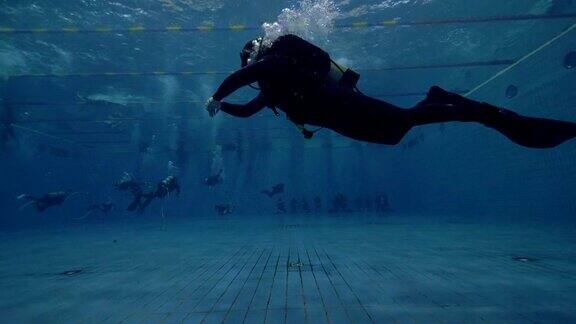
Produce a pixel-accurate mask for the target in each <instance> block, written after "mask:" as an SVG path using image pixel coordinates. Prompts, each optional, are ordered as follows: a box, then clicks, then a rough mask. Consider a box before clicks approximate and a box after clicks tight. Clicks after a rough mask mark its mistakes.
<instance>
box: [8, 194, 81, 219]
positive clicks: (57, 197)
mask: <svg viewBox="0 0 576 324" xmlns="http://www.w3.org/2000/svg"><path fill="white" fill-rule="evenodd" d="M74 194H76V193H75V192H72V191H69V190H68V191H55V192H50V193H47V194H45V195H43V196H41V197H34V196H31V195H27V194H23V195H20V196H18V199H26V200H28V201H29V202H28V203H26V204H24V205H22V206H20V209H23V208H25V207H27V206H29V205H34V207H36V211H38V212H39V213H41V212H44V211H45V210H46V209H48V208H50V207H54V206H61V205H62V204H63V203H64V202H65V201H66V200H67V199H68V198H70V197H71V196H72V195H74Z"/></svg>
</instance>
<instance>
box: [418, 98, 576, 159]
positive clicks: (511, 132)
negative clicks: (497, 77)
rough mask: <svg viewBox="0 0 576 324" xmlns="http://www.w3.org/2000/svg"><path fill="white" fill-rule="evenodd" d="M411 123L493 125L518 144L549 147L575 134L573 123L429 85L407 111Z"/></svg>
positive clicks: (575, 124) (491, 126)
mask: <svg viewBox="0 0 576 324" xmlns="http://www.w3.org/2000/svg"><path fill="white" fill-rule="evenodd" d="M409 111H410V113H411V114H412V116H411V119H412V124H413V126H419V125H425V124H431V123H442V122H451V121H460V122H477V123H482V124H484V125H485V126H487V127H490V128H494V129H495V130H497V131H498V132H500V133H501V134H503V135H505V136H506V137H508V138H509V139H510V140H511V141H513V142H514V143H516V144H518V145H522V146H525V147H531V148H552V147H556V146H558V145H560V144H562V143H564V142H565V141H567V140H570V139H572V138H574V137H576V123H571V122H565V121H559V120H553V119H545V118H533V117H526V116H522V115H519V114H517V113H515V112H512V111H510V110H507V109H503V108H499V107H495V106H492V105H490V104H486V103H481V102H477V101H474V100H471V99H468V98H464V97H462V96H459V95H457V94H453V93H449V92H447V91H444V90H442V89H440V88H438V87H432V88H431V89H430V92H429V94H428V97H427V98H426V100H424V101H423V102H421V103H420V104H418V105H417V106H416V107H414V108H412V109H410V110H409Z"/></svg>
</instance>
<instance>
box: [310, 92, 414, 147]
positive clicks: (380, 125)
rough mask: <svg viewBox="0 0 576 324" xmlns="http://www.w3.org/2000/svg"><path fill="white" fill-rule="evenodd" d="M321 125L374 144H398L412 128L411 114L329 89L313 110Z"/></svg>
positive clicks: (373, 99) (381, 102)
mask: <svg viewBox="0 0 576 324" xmlns="http://www.w3.org/2000/svg"><path fill="white" fill-rule="evenodd" d="M310 109H312V110H313V111H314V110H315V112H316V114H317V115H318V117H317V119H318V123H317V125H319V126H323V127H327V128H330V129H332V130H334V131H336V132H337V133H340V134H342V135H344V136H347V137H350V138H353V139H356V140H360V141H365V142H371V143H379V144H387V145H396V144H398V143H399V142H400V141H401V140H402V138H403V137H404V135H406V133H408V131H409V130H410V129H411V128H412V123H411V113H410V111H409V110H408V109H402V108H399V107H397V106H394V105H392V104H390V103H387V102H385V101H382V100H378V99H375V98H371V97H368V96H365V95H363V94H361V93H358V92H354V91H352V90H350V89H346V88H325V89H323V90H322V92H321V93H320V96H319V99H318V101H316V102H314V103H313V105H312V106H311V107H310Z"/></svg>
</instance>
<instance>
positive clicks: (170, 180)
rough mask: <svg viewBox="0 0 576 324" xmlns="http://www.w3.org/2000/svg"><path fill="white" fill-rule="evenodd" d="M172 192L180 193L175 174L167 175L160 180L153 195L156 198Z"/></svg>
mask: <svg viewBox="0 0 576 324" xmlns="http://www.w3.org/2000/svg"><path fill="white" fill-rule="evenodd" d="M172 192H176V194H177V195H180V185H179V184H178V180H177V179H176V177H175V176H169V177H167V178H166V179H164V180H162V181H160V183H159V184H158V186H157V187H156V192H155V193H154V196H155V197H157V198H164V197H166V196H167V195H168V194H170V193H172Z"/></svg>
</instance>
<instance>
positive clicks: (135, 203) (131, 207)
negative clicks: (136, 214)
mask: <svg viewBox="0 0 576 324" xmlns="http://www.w3.org/2000/svg"><path fill="white" fill-rule="evenodd" d="M141 200H142V196H140V195H138V196H134V200H132V202H131V203H130V205H128V208H126V210H127V211H130V212H133V211H135V210H136V208H138V206H139V205H140V201H141Z"/></svg>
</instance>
